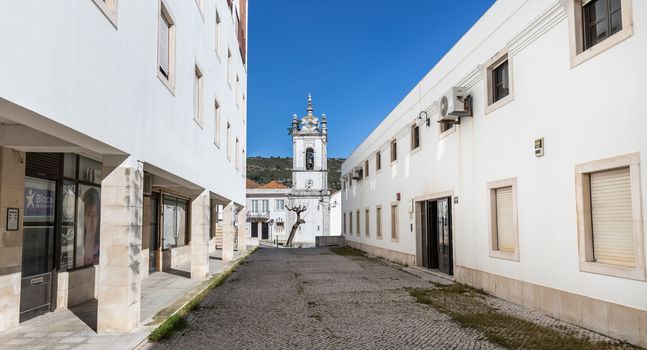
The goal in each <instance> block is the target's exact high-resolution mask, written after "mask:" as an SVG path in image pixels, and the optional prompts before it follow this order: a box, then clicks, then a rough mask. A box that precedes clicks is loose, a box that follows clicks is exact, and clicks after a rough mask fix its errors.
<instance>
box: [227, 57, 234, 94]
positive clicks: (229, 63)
mask: <svg viewBox="0 0 647 350" xmlns="http://www.w3.org/2000/svg"><path fill="white" fill-rule="evenodd" d="M232 74H233V71H232V69H231V50H229V49H227V84H229V89H231V79H232Z"/></svg>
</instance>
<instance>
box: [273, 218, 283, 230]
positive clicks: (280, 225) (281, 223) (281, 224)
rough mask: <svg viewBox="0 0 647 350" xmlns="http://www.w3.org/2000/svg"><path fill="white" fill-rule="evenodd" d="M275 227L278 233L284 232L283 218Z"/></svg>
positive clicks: (279, 219) (278, 220)
mask: <svg viewBox="0 0 647 350" xmlns="http://www.w3.org/2000/svg"><path fill="white" fill-rule="evenodd" d="M274 225H275V227H276V228H275V230H276V232H283V230H284V229H285V223H284V222H283V220H282V219H281V218H278V219H276V223H275V224H274Z"/></svg>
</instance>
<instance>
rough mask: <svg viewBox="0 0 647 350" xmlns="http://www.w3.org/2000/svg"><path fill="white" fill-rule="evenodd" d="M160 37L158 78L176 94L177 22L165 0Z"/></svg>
mask: <svg viewBox="0 0 647 350" xmlns="http://www.w3.org/2000/svg"><path fill="white" fill-rule="evenodd" d="M158 35H159V37H158V57H157V64H158V67H159V69H158V72H157V73H158V74H157V76H158V77H159V78H160V80H161V81H162V82H163V83H164V85H166V87H167V88H168V89H169V90H170V91H171V92H172V93H175V22H174V21H173V17H172V16H171V13H170V12H169V11H168V8H167V7H166V5H165V2H164V0H162V1H160V15H159V33H158Z"/></svg>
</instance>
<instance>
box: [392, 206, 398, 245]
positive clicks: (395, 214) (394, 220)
mask: <svg viewBox="0 0 647 350" xmlns="http://www.w3.org/2000/svg"><path fill="white" fill-rule="evenodd" d="M398 216H399V215H398V204H397V203H394V204H391V240H392V241H397V240H398V239H399V237H400V234H399V232H398V226H399V221H398Z"/></svg>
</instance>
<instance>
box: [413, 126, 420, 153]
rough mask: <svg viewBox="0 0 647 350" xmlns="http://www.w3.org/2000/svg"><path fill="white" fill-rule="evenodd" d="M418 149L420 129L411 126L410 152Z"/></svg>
mask: <svg viewBox="0 0 647 350" xmlns="http://www.w3.org/2000/svg"><path fill="white" fill-rule="evenodd" d="M418 147H420V127H419V126H418V125H417V124H413V125H411V150H412V151H413V150H416V149H418Z"/></svg>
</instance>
